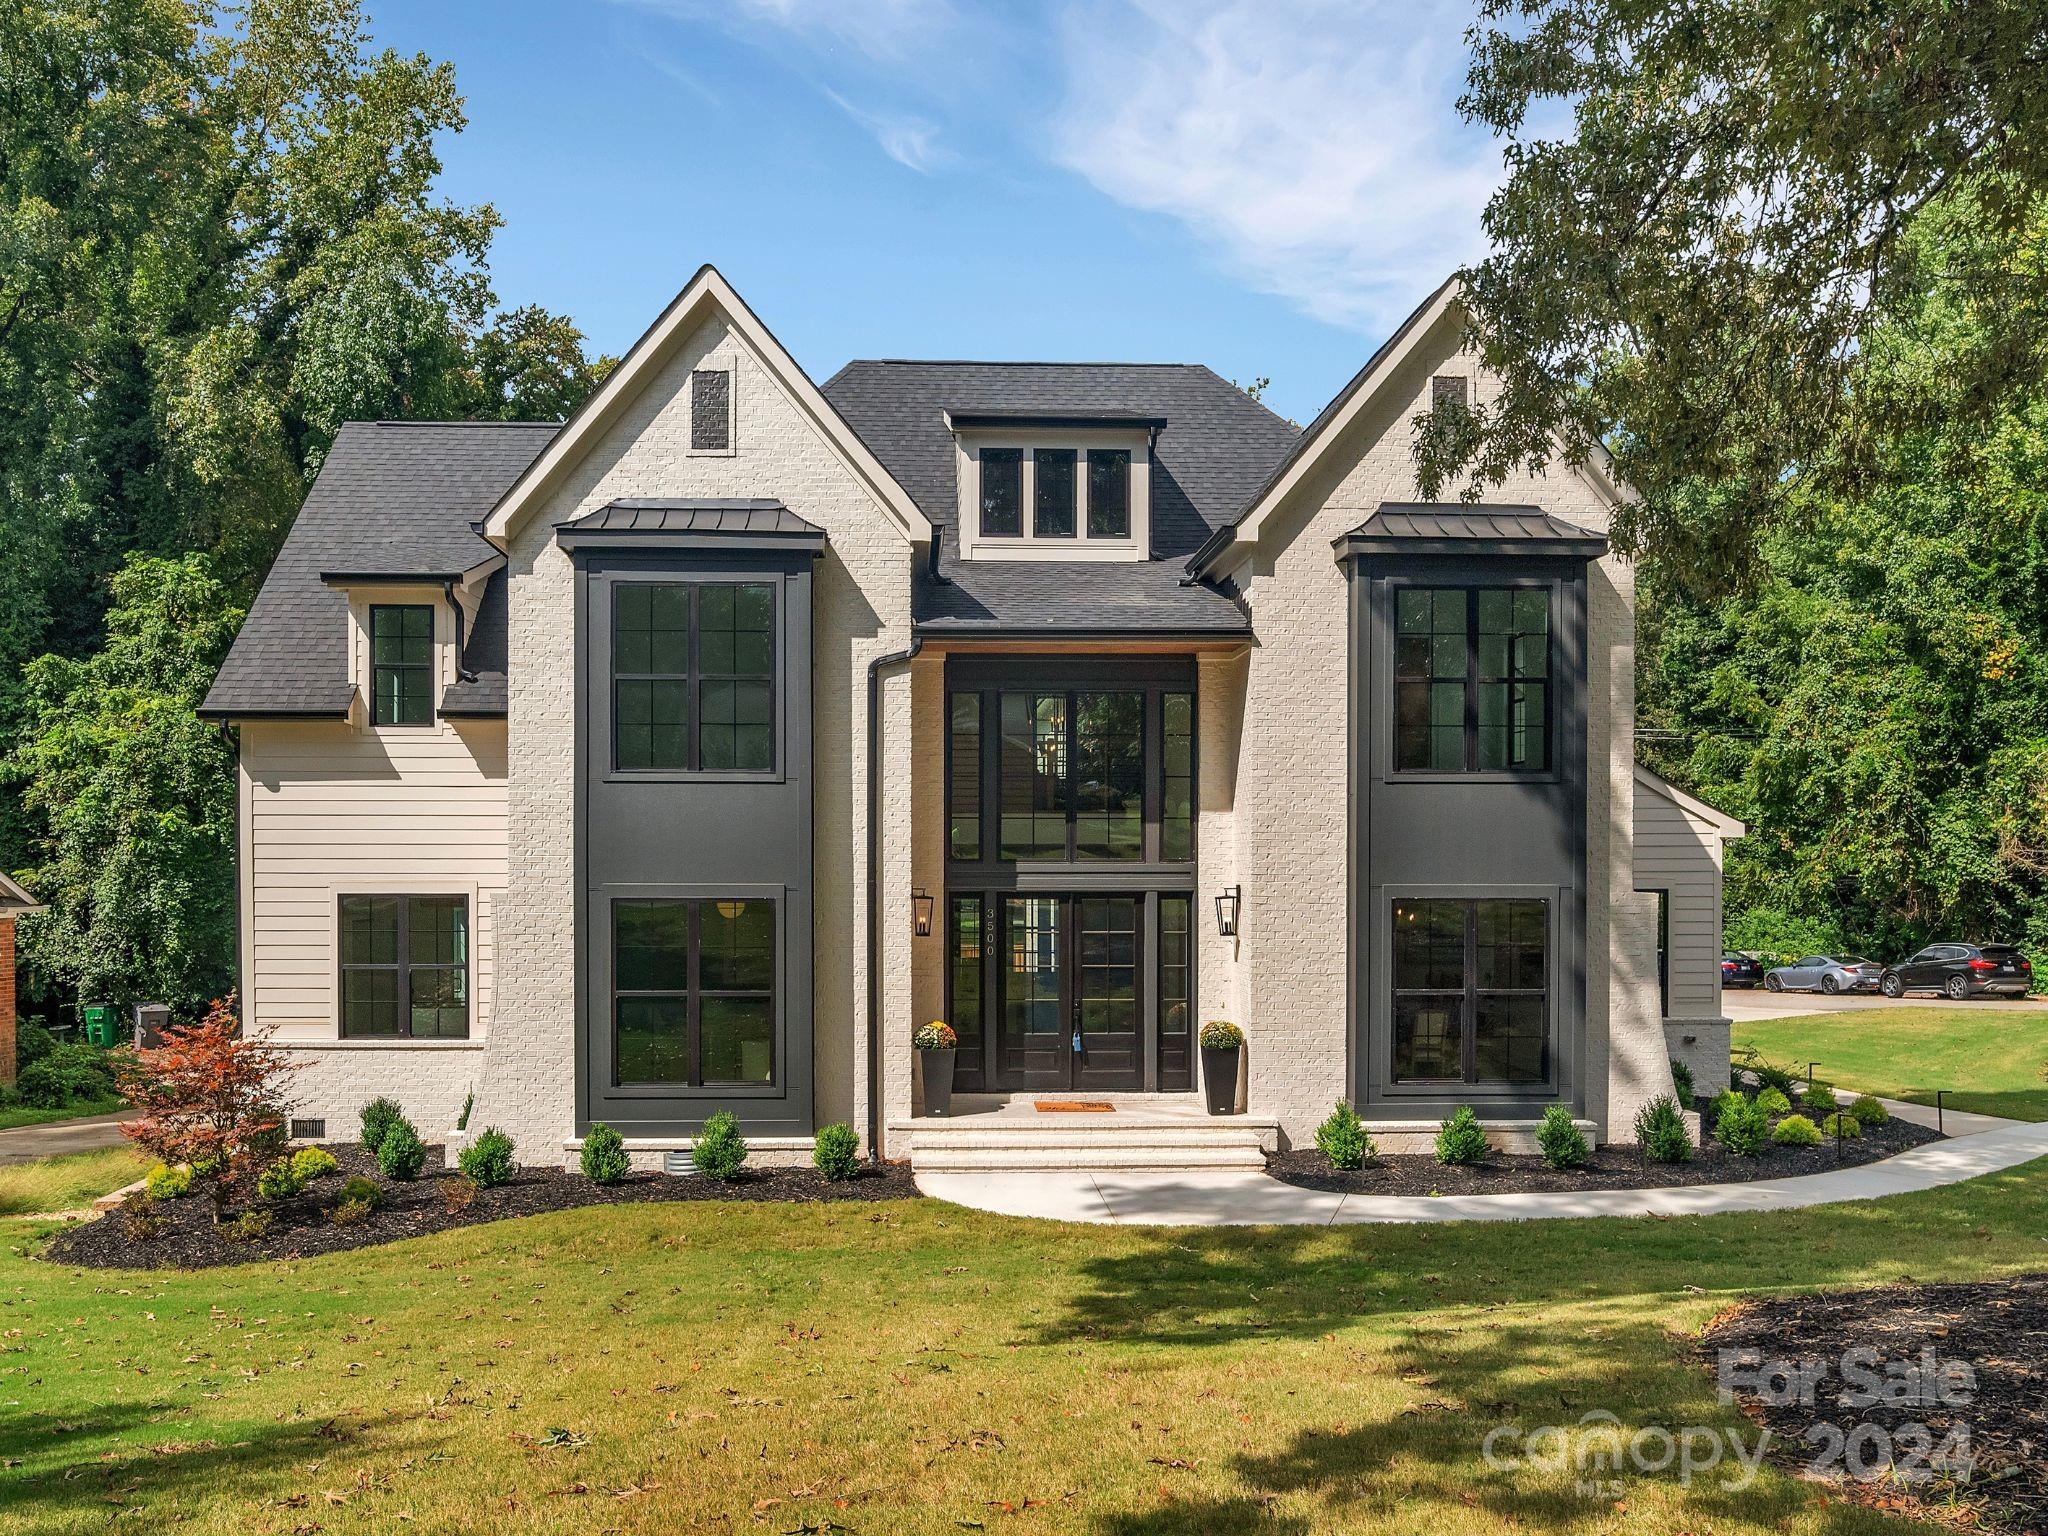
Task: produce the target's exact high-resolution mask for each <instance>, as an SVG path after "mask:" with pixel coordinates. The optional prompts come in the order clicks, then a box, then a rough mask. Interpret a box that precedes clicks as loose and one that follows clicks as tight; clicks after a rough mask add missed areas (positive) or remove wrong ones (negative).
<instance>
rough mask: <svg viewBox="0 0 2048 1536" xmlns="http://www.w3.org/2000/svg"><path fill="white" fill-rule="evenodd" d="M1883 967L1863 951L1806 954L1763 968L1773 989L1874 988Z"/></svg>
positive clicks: (1766, 983) (1809, 990)
mask: <svg viewBox="0 0 2048 1536" xmlns="http://www.w3.org/2000/svg"><path fill="white" fill-rule="evenodd" d="M1883 975H1884V967H1883V966H1881V965H1879V964H1878V963H1877V962H1876V961H1875V960H1866V959H1864V958H1863V957H1862V956H1861V955H1807V956H1805V957H1803V958H1801V959H1798V960H1795V961H1793V962H1792V963H1791V964H1790V965H1781V966H1778V967H1777V968H1775V969H1774V970H1768V971H1765V972H1764V986H1765V987H1766V988H1768V989H1769V990H1770V991H1772V992H1828V993H1834V992H1874V991H1876V990H1877V983H1878V979H1879V978H1880V977H1882V976H1883Z"/></svg>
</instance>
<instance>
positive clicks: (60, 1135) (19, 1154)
mask: <svg viewBox="0 0 2048 1536" xmlns="http://www.w3.org/2000/svg"><path fill="white" fill-rule="evenodd" d="M131 1118H133V1111H131V1110H125V1109H124V1110H117V1111H115V1112H114V1113H113V1114H111V1115H86V1116H84V1117H83V1118H81V1119H78V1120H52V1121H50V1122H48V1123H47V1124H45V1125H17V1126H14V1127H12V1128H10V1129H8V1130H4V1131H0V1168H4V1167H6V1166H7V1165H8V1164H9V1163H26V1162H31V1161H33V1160H34V1159H36V1158H39V1157H59V1156H62V1155H63V1154H64V1153H66V1152H95V1151H98V1150H99V1149H100V1148H101V1147H118V1146H120V1145H121V1143H122V1142H123V1141H125V1140H126V1139H127V1138H126V1137H124V1136H123V1135H122V1134H121V1122H122V1121H123V1120H127V1119H131Z"/></svg>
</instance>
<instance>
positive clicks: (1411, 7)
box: [1051, 0, 1501, 332]
mask: <svg viewBox="0 0 2048 1536" xmlns="http://www.w3.org/2000/svg"><path fill="white" fill-rule="evenodd" d="M1470 15H1471V11H1470V8H1469V6H1468V5H1457V4H1449V3H1444V0H1412V3H1406V4H1395V3H1388V0H1358V3H1344V0H1128V3H1107V4H1103V3H1095V4H1084V5H1080V6H1076V7H1075V8H1074V9H1073V10H1072V11H1070V12H1069V13H1068V15H1067V17H1066V19H1065V24H1064V26H1063V29H1062V33H1063V49H1064V57H1065V62H1066V82H1065V86H1066V94H1065V99H1064V101H1063V102H1062V103H1061V104H1060V106H1059V108H1058V111H1057V112H1056V114H1055V116H1054V119H1053V124H1052V129H1051V131H1052V134H1053V150H1052V152H1053V155H1054V157H1055V158H1056V159H1057V160H1058V161H1059V162H1060V163H1061V164H1063V165H1065V166H1068V167H1069V168H1071V169H1073V170H1074V171H1076V172H1078V173H1079V174H1080V175H1082V176H1085V177H1086V178H1087V179H1088V180H1089V181H1090V182H1092V183H1093V184H1094V185H1095V186H1096V187H1097V188H1099V189H1100V190H1101V191H1102V192H1104V193H1105V194H1107V195H1108V196H1110V197H1112V198H1114V199H1116V200H1117V201H1118V202H1120V203H1124V204H1126V205H1128V206H1131V207H1134V208H1140V209H1144V210H1147V211H1150V212H1155V213H1161V214H1165V215H1168V216H1171V217H1173V218H1177V219H1180V220H1182V221H1183V222H1185V223H1186V224H1188V225H1189V226H1190V227H1191V228H1193V229H1195V230H1196V231H1198V232H1199V233H1200V234H1201V235H1202V236H1203V237H1205V238H1206V239H1208V240H1211V241H1213V242H1214V243H1215V245H1216V246H1217V248H1218V249H1219V251H1220V252H1221V253H1222V255H1223V256H1224V258H1225V259H1226V260H1227V261H1228V262H1229V264H1230V265H1231V266H1232V267H1233V268H1234V269H1235V270H1236V271H1237V272H1239V273H1240V274H1241V275H1242V276H1243V277H1244V278H1245V279H1246V280H1247V281H1250V282H1252V283H1254V284H1256V285H1258V286H1259V287H1261V288H1264V289H1266V290H1267V291H1269V292H1273V293H1277V294H1280V295H1282V296H1284V297H1285V298H1288V299H1290V300H1292V301H1294V302H1295V303H1297V304H1299V305H1300V306H1301V307H1302V308H1304V309H1305V310H1307V311H1308V312H1309V313H1310V314H1313V315H1315V316H1317V317H1318V318H1320V319H1324V320H1328V321H1331V322H1334V323H1337V324H1341V325H1347V326H1352V327H1355V328H1359V329H1363V330H1369V331H1374V332H1384V331H1385V330H1386V329H1388V328H1389V327H1390V326H1391V325H1392V324H1393V323H1394V322H1395V321H1396V320H1398V319H1399V318H1400V316H1401V315H1403V314H1405V313H1406V312H1407V310H1408V309H1409V308H1411V307H1412V306H1413V304H1414V302H1415V301H1416V300H1417V299H1418V298H1420V297H1421V296H1422V294H1424V293H1425V292H1427V291H1428V290H1429V289H1431V288H1433V287H1435V286H1436V285H1437V283H1439V282H1441V281H1442V280H1443V279H1444V278H1445V277H1447V276H1448V275H1449V274H1450V272H1451V270H1452V268H1454V267H1455V266H1457V265H1458V264H1459V263H1460V262H1461V261H1464V260H1466V259H1468V258H1470V257H1472V256H1474V255H1476V254H1477V253H1478V252H1479V251H1480V249H1481V248H1482V241H1481V236H1480V230H1479V213H1480V210H1481V208H1482V207H1483V206H1484V205H1485V202H1486V199H1487V196H1488V195H1489V194H1490V193H1491V191H1492V190H1493V188H1494V186H1495V185H1496V184H1497V183H1498V181H1499V180H1500V176H1501V171H1500V154H1499V150H1498V148H1497V147H1496V146H1495V145H1494V144H1493V143H1492V142H1491V140H1489V139H1488V138H1487V137H1486V136H1485V135H1484V134H1483V133H1480V132H1479V131H1477V130H1474V129H1471V128H1468V127H1467V126H1465V125H1464V124H1463V123H1461V122H1460V121H1459V119H1458V117H1457V112H1456V108H1455V102H1456V99H1457V96H1458V92H1459V89H1460V86H1461V84H1462V82H1463V77H1464V68H1465V49H1464V40H1463V34H1464V28H1465V26H1466V24H1467V22H1468V21H1469V19H1470Z"/></svg>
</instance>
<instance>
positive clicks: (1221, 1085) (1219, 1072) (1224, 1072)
mask: <svg viewBox="0 0 2048 1536" xmlns="http://www.w3.org/2000/svg"><path fill="white" fill-rule="evenodd" d="M1243 1051H1244V1047H1243V1046H1241V1045H1205V1046H1203V1047H1202V1092H1203V1093H1204V1094H1205V1095H1207V1096H1208V1100H1209V1113H1210V1114H1212V1115H1234V1114H1236V1113H1237V1058H1238V1056H1239V1055H1240V1054H1241V1053H1242V1052H1243Z"/></svg>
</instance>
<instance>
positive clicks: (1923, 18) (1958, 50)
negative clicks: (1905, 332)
mask: <svg viewBox="0 0 2048 1536" xmlns="http://www.w3.org/2000/svg"><path fill="white" fill-rule="evenodd" d="M1471 40H1472V44H1473V59H1472V65H1471V72H1470V79H1469V90H1468V93H1467V95H1466V96H1465V98H1464V101H1463V103H1462V106H1463V109H1464V111H1465V112H1466V114H1467V116H1468V117H1469V118H1470V119H1472V120H1474V121H1477V122H1479V123H1482V124H1484V125H1486V126H1487V127H1489V128H1491V129H1493V130H1494V131H1495V132H1496V133H1498V134H1500V135H1502V136H1503V137H1504V138H1505V139H1506V141H1507V166H1508V179H1507V182H1506V184H1505V185H1504V186H1503V187H1502V188H1501V189H1500V191H1499V192H1498V193H1497V194H1496V196H1495V197H1494V198H1493V200H1492V201H1491V203H1490V204H1489V205H1488V208H1487V210H1486V215H1485V225H1486V231H1487V234H1488V235H1489V237H1490V240H1491V244H1492V250H1491V253H1490V254H1489V255H1488V256H1487V257H1486V258H1485V259H1484V260H1482V261H1479V262H1477V263H1475V264H1473V265H1472V266H1471V267H1469V268H1467V269H1466V270H1465V271H1464V273H1463V274H1462V276H1463V278H1464V282H1465V286H1466V290H1467V293H1468V296H1469V300H1470V307H1471V310H1472V313H1473V316H1474V319H1475V327H1474V335H1475V340H1476V341H1477V344H1478V345H1479V346H1480V348H1481V350H1482V352H1483V354H1484V356H1485V359H1486V361H1487V363H1488V364H1489V365H1490V366H1491V367H1492V368H1493V369H1494V370H1495V371H1496V372H1497V373H1498V374H1499V375H1500V376H1501V378H1502V380H1503V381H1504V389H1503V392H1502V394H1501V395H1500V397H1499V399H1498V400H1493V401H1488V402H1485V403H1482V404H1479V405H1477V406H1475V407H1474V408H1472V409H1471V410H1469V411H1457V410H1446V411H1440V412H1436V413H1432V415H1431V416H1430V417H1428V418H1425V422H1424V429H1423V432H1422V435H1421V438H1420V442H1419V461H1420V467H1421V469H1422V471H1423V479H1424V483H1425V486H1426V487H1427V488H1429V489H1430V490H1431V491H1432V493H1434V492H1435V491H1436V490H1438V489H1450V488H1451V487H1452V486H1454V485H1461V486H1462V488H1463V489H1465V490H1466V491H1467V492H1468V493H1473V494H1476V493H1477V492H1478V490H1479V489H1480V488H1482V487H1483V486H1484V485H1485V484H1487V483H1489V482H1491V481H1496V480H1498V479H1499V478H1500V477H1501V476H1503V475H1505V474H1507V473H1509V472H1511V471H1512V470H1513V469H1515V468H1516V467H1517V466H1519V465H1521V464H1525V463H1529V462H1533V461H1541V460H1544V459H1547V458H1549V457H1550V456H1551V453H1552V451H1553V446H1554V444H1555V443H1556V442H1557V441H1559V440H1560V439H1561V440H1562V441H1563V442H1564V444H1565V445H1566V447H1567V449H1568V451H1569V452H1570V453H1571V454H1573V455H1575V456H1578V455H1585V454H1588V453H1593V452H1597V451H1600V450H1601V449H1603V448H1604V449H1605V450H1610V451H1611V452H1612V453H1613V455H1614V457H1615V459H1616V460H1617V461H1618V465H1619V469H1620V471H1621V474H1622V476H1623V477H1624V479H1625V480H1626V481H1627V482H1628V483H1629V484H1630V485H1632V486H1633V487H1634V488H1635V490H1636V491H1637V492H1638V493H1639V494H1640V497H1641V500H1640V502H1639V503H1638V504H1636V505H1634V506H1632V507H1631V508H1630V509H1629V510H1628V511H1627V512H1626V513H1625V514H1624V515H1623V516H1622V517H1620V518H1619V520H1618V521H1617V524H1616V529H1615V531H1616V535H1617V539H1618V541H1619V542H1620V543H1621V545H1622V546H1623V547H1624V548H1627V549H1631V550H1651V551H1655V552H1656V553H1658V554H1659V555H1660V556H1661V557H1662V558H1663V559H1664V560H1665V561H1666V563H1667V565H1668V566H1669V567H1670V568H1671V569H1672V570H1673V572H1674V573H1676V574H1678V575H1680V576H1682V577H1683V578H1685V579H1686V580H1688V581H1690V582H1693V583H1695V584H1698V585H1706V586H1712V585H1717V584H1719V585H1725V584H1726V583H1728V582H1729V581H1731V580H1739V579H1740V577H1741V576H1742V575H1743V574H1744V573H1746V572H1747V571H1748V570H1750V569H1751V565H1750V559H1749V556H1750V551H1751V548H1752V545H1753V541H1754V538H1755V537H1756V535H1757V534H1758V533H1760V532H1761V531H1762V530H1763V529H1764V528H1766V527H1769V526H1770V525H1771V524H1772V523H1774V522H1775V521H1777V520H1778V519H1780V518H1781V517H1783V516H1784V515H1786V514H1787V513H1788V512H1791V511H1794V510H1800V511H1804V510H1806V509H1808V508H1811V507H1812V506H1814V505H1815V501H1814V500H1813V499H1812V498H1810V497H1809V496H1808V495H1805V494H1802V493H1801V489H1802V488H1803V487H1806V486H1812V485H1815V484H1821V485H1828V486H1832V487H1834V488H1835V489H1837V490H1838V491H1842V492H1845V493H1848V492H1853V491H1855V490H1856V489H1858V488H1860V487H1862V486H1864V485H1868V484H1870V483H1872V477H1873V476H1876V475H1879V474H1881V473H1882V472H1883V469H1884V466H1883V464H1882V463H1881V462H1880V460H1879V455H1880V454H1881V452H1882V450H1883V447H1884V445H1885V444H1886V443H1887V442H1889V441H1892V440H1893V439H1894V438H1895V437H1896V435H1897V434H1898V433H1899V432H1901V431H1907V430H1911V429H1912V428H1914V427H1916V426H1927V425H1931V424H1933V423H1935V422H1936V421H1937V420H1939V419H1940V418H1942V417H1945V416H1952V415H1954V414H1956V413H1962V414H1965V415H1969V416H1972V417H1974V418H1975V419H1976V420H1977V421H1978V422H1979V423H1983V422H1985V421H1988V420H1989V419H1990V417H1991V415H1992V413H1994V412H1995V411H1996V410H1997V409H1998V408H1999V406H2000V403H2001V402H2002V400H2003V399H2004V397H2005V396H2006V395H2007V393H2008V392H2009V391H2010V390H2011V389H2012V388H2014V387H2015V386H2020V387H2032V386H2034V385H2037V384H2038V383H2039V382H2040V381H2041V380H2042V379H2043V378H2044V377H2048V247H2044V245H2043V243H2042V242H2041V241H2040V239H2039V238H2038V234H2037V233H2036V232H2035V228H2036V226H2035V225H2034V224H2033V222H2032V221H2033V219H2034V217H2035V214H2036V211H2037V209H2038V207H2039V205H2040V201H2041V199H2042V197H2043V194H2044V192H2048V92H2044V91H2042V90H2041V89H2040V80H2041V76H2042V71H2043V69H2044V67H2048V12H2044V11H2043V9H2042V7H2041V6H2040V5H2039V3H2038V0H1879V3H1873V4H1867V5H1859V6H1839V5H1837V6H1823V7H1819V8H1816V7H1815V6H1813V5H1812V4H1810V3H1807V0H1685V3H1679V0H1647V3H1641V0H1483V3H1482V5H1481V7H1480V20H1479V23H1478V24H1477V25H1476V26H1475V28H1474V30H1473V32H1472V34H1471ZM1963 191H1967V193H1968V194H1969V197H1968V204H1967V206H1968V207H1969V210H1970V215H1971V217H1972V218H1973V219H1974V220H1976V221H1977V224H1978V229H1977V231H1976V234H1977V238H1976V239H1974V240H1973V241H1971V242H1969V243H1968V244H1967V245H1959V246H1958V247H1957V248H1956V249H1955V251H1954V255H1955V256H1956V258H1957V260H1956V264H1955V265H1953V266H1951V267H1949V268H1947V269H1945V270H1944V271H1942V272H1941V274H1940V281H1941V283H1942V285H1943V287H1944V288H1945V290H1946V291H1947V292H1948V293H1949V294H1950V295H1951V296H1952V300H1953V302H1954V304H1956V305H1957V306H1959V307H1973V308H1976V309H1979V310H1987V311H1988V310H1995V311H1997V312H1998V313H1999V315H2000V316H2001V324H2000V325H1999V326H1998V327H1997V328H1996V330H1995V331H1990V330H1985V331H1979V332H1977V333H1975V340H1974V344H1973V345H1972V346H1970V347H1968V348H1963V347H1955V348H1951V349H1950V351H1949V352H1948V354H1947V355H1946V358H1945V363H1946V366H1947V370H1948V371H1947V373H1946V375H1945V376H1944V377H1942V378H1940V379H1934V378H1927V377H1917V376H1907V375H1901V374H1899V373H1896V372H1889V371H1884V370H1879V371H1876V372H1873V371H1872V370H1871V368H1870V367H1869V366H1868V363H1869V358H1868V357H1867V354H1866V353H1865V351H1864V349H1863V347H1862V346H1861V344H1860V338H1861V337H1862V336H1863V335H1864V334H1865V333H1866V331H1868V330H1869V328H1870V327H1871V325H1872V323H1873V322H1874V321H1875V320H1876V319H1877V318H1878V317H1881V316H1884V315H1886V314H1894V313H1897V312H1898V311H1899V309H1900V308H1901V306H1902V301H1905V300H1907V299H1909V297H1910V295H1912V294H1913V293H1915V292H1916V291H1917V289H1918V288H1919V286H1920V285H1921V284H1922V283H1923V282H1924V280H1925V277H1926V274H1925V272H1924V271H1921V270H1919V269H1917V267H1916V264H1915V261H1914V259H1913V256H1912V254H1911V252H1910V250H1909V249H1908V247H1909V245H1910V241H1909V239H1908V235H1909V232H1910V231H1912V230H1913V229H1914V227H1915V224H1916V221H1917V220H1918V219H1919V218H1920V217H1921V215H1922V214H1923V213H1925V212H1927V211H1929V210H1933V209H1938V208H1939V207H1941V206H1942V204H1943V202H1944V200H1946V199H1951V198H1953V197H1954V196H1955V195H1956V194H1957V193H1959V192H1963ZM1795 482H1797V483H1798V486H1797V487H1795ZM1701 483H1704V484H1707V485H1710V486H1712V487H1713V493H1712V494H1711V495H1702V494H1699V493H1697V492H1696V491H1695V490H1693V489H1692V487H1694V486H1695V485H1697V484H1701Z"/></svg>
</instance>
